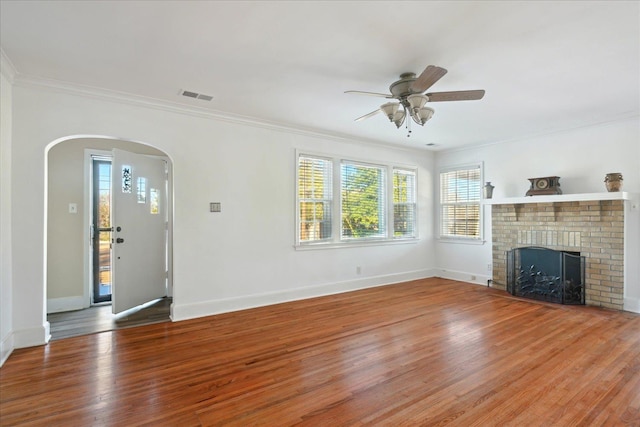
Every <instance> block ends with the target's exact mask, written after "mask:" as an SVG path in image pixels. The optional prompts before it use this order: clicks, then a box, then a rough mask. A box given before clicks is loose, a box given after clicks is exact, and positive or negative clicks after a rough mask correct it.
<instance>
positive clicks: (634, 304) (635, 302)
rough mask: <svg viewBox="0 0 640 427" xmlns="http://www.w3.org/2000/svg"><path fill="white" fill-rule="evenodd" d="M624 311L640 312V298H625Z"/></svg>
mask: <svg viewBox="0 0 640 427" xmlns="http://www.w3.org/2000/svg"><path fill="white" fill-rule="evenodd" d="M623 307H624V311H631V312H633V313H640V298H629V297H625V298H624V305H623Z"/></svg>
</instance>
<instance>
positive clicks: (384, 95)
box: [344, 90, 393, 99]
mask: <svg viewBox="0 0 640 427" xmlns="http://www.w3.org/2000/svg"><path fill="white" fill-rule="evenodd" d="M344 93H353V94H356V95H367V96H381V97H383V98H389V99H393V95H391V94H388V93H378V92H363V91H361V90H347V91H345V92H344Z"/></svg>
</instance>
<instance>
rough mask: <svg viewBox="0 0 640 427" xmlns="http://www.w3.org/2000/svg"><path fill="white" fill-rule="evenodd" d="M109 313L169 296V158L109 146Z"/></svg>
mask: <svg viewBox="0 0 640 427" xmlns="http://www.w3.org/2000/svg"><path fill="white" fill-rule="evenodd" d="M112 165H113V167H112V172H111V185H112V198H111V201H112V209H111V211H112V221H111V225H112V227H113V233H112V246H113V263H112V278H113V280H112V311H113V313H114V314H116V313H120V312H122V311H125V310H128V309H130V308H133V307H136V306H138V305H141V304H144V303H146V302H149V301H153V300H155V299H158V298H162V297H164V296H166V295H167V221H168V215H167V214H168V212H167V162H166V161H165V160H164V159H163V158H159V157H156V156H146V155H141V154H134V153H130V152H128V151H123V150H116V149H114V150H113V163H112Z"/></svg>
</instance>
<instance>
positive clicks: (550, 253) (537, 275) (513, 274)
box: [507, 246, 585, 305]
mask: <svg viewBox="0 0 640 427" xmlns="http://www.w3.org/2000/svg"><path fill="white" fill-rule="evenodd" d="M584 277H585V257H583V256H580V253H579V252H568V251H556V250H553V249H548V248H541V247H535V246H529V247H523V248H515V249H512V250H510V251H507V291H508V292H509V293H511V294H512V295H515V296H519V297H525V298H531V299H536V300H540V301H547V302H554V303H559V304H583V305H584V303H585V290H584Z"/></svg>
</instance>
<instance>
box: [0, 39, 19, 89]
mask: <svg viewBox="0 0 640 427" xmlns="http://www.w3.org/2000/svg"><path fill="white" fill-rule="evenodd" d="M0 73H2V75H3V76H5V77H6V79H7V80H9V83H11V84H13V83H14V82H15V80H16V76H17V75H18V72H17V71H16V67H15V66H14V65H13V63H12V62H11V60H10V59H9V57H8V56H7V54H6V53H4V50H3V49H2V47H0Z"/></svg>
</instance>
